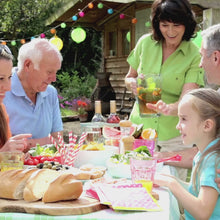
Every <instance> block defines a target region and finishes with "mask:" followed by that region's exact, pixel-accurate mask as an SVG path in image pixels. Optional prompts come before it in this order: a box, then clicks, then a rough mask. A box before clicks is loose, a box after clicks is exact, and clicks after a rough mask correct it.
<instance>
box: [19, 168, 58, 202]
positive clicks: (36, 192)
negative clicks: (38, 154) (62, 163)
mask: <svg viewBox="0 0 220 220" xmlns="http://www.w3.org/2000/svg"><path fill="white" fill-rule="evenodd" d="M59 175H60V173H59V172H57V171H55V170H50V169H40V170H38V171H37V172H34V173H33V174H32V175H31V176H30V178H29V180H28V181H27V184H26V186H25V188H24V193H23V197H24V200H25V201H28V202H33V201H37V200H40V199H42V197H43V195H44V193H45V191H46V190H47V188H48V186H49V184H50V183H51V182H52V181H53V180H54V179H55V178H56V177H58V176H59Z"/></svg>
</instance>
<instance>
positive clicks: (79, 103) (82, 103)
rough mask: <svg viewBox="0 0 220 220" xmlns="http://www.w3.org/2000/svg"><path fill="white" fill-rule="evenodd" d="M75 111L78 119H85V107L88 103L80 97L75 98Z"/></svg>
mask: <svg viewBox="0 0 220 220" xmlns="http://www.w3.org/2000/svg"><path fill="white" fill-rule="evenodd" d="M77 106H78V107H77V112H78V116H79V120H80V121H82V122H83V121H87V118H88V112H87V107H88V103H87V102H86V101H82V100H81V99H79V100H77Z"/></svg>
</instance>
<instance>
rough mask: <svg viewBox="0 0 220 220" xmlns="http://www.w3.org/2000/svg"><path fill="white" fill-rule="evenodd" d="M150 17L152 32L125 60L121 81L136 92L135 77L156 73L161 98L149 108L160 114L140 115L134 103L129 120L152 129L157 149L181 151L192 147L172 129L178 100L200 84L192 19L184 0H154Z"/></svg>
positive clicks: (188, 4) (200, 77)
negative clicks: (192, 39) (152, 115)
mask: <svg viewBox="0 0 220 220" xmlns="http://www.w3.org/2000/svg"><path fill="white" fill-rule="evenodd" d="M151 19H152V29H153V31H152V34H146V35H144V36H142V37H141V38H140V39H139V40H138V42H137V44H136V46H135V48H134V50H132V51H131V53H130V55H129V57H128V59H127V62H128V63H129V65H130V68H129V71H128V74H127V75H126V77H125V83H126V86H127V87H128V88H130V89H131V90H132V91H133V92H134V94H136V78H137V77H138V76H139V75H140V74H144V75H145V74H152V73H153V74H154V73H155V74H160V75H161V79H162V93H161V100H162V101H159V102H158V103H157V105H154V106H153V105H151V108H154V109H155V110H157V112H158V113H161V116H159V117H150V118H148V117H147V118H143V117H140V114H139V108H138V103H137V102H136V103H135V105H134V107H133V110H132V112H131V115H130V120H131V121H132V122H133V123H136V124H141V123H143V124H144V128H154V129H156V131H157V132H158V146H159V148H158V150H160V151H175V150H183V149H184V148H186V147H188V148H190V147H192V146H184V145H183V144H182V140H181V138H180V133H179V131H178V130H177V129H176V125H177V123H178V117H177V107H178V103H179V101H180V99H181V97H182V96H183V95H184V94H185V93H187V92H188V91H190V90H192V89H196V88H199V87H203V86H204V72H203V70H202V69H201V68H199V62H200V54H199V49H198V48H197V46H196V45H195V44H194V43H193V42H191V41H190V39H191V38H192V37H194V31H195V28H196V21H195V17H194V14H193V12H192V10H191V5H190V3H189V2H188V0H155V1H154V3H153V5H152V14H151ZM159 103H160V104H159ZM179 174H180V173H179ZM179 177H180V178H182V179H185V177H186V170H185V171H184V172H183V171H181V175H180V176H179Z"/></svg>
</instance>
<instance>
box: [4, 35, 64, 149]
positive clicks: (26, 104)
mask: <svg viewBox="0 0 220 220" xmlns="http://www.w3.org/2000/svg"><path fill="white" fill-rule="evenodd" d="M62 59H63V58H62V55H61V53H60V52H59V50H58V49H57V48H56V47H55V46H54V45H53V44H51V43H50V42H49V41H48V40H46V39H34V40H31V41H30V42H28V43H26V44H24V45H22V46H21V48H20V50H19V53H18V67H17V68H14V69H13V74H12V79H11V83H12V84H11V91H9V92H7V93H6V96H5V99H4V104H5V106H6V110H7V113H8V115H9V120H10V128H11V132H12V135H17V134H22V133H31V134H32V139H29V140H28V147H29V148H30V147H34V146H36V144H37V143H38V144H40V145H45V144H49V143H51V142H50V139H49V137H48V135H49V134H51V136H53V137H54V138H55V139H57V137H58V132H60V133H61V135H62V132H63V124H62V119H61V114H60V108H59V100H58V97H57V90H56V89H55V88H54V87H53V86H52V85H50V84H51V83H52V82H55V81H56V73H57V71H58V70H59V69H60V68H61V63H62Z"/></svg>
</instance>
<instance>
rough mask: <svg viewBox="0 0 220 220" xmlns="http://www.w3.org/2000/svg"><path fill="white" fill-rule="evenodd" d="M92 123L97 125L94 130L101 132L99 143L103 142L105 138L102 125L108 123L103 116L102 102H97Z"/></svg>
mask: <svg viewBox="0 0 220 220" xmlns="http://www.w3.org/2000/svg"><path fill="white" fill-rule="evenodd" d="M91 122H92V123H94V124H96V125H95V126H96V128H93V131H96V132H97V131H99V134H100V136H99V141H98V142H103V136H102V126H103V125H102V123H104V122H106V119H105V118H104V116H103V115H102V106H101V101H100V100H96V101H95V114H94V116H93V118H92V120H91Z"/></svg>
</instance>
